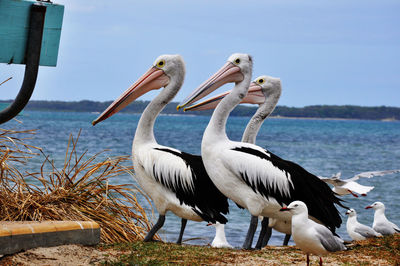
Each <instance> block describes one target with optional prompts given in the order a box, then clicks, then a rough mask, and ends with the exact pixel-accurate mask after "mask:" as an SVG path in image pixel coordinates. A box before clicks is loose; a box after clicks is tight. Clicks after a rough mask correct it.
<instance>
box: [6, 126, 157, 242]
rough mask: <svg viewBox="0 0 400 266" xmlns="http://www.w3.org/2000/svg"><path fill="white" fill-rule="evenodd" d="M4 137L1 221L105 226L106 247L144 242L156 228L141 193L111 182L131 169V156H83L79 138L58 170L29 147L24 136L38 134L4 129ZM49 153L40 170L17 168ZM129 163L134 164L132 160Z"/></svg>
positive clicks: (66, 154) (103, 230)
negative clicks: (80, 150)
mask: <svg viewBox="0 0 400 266" xmlns="http://www.w3.org/2000/svg"><path fill="white" fill-rule="evenodd" d="M1 132H2V134H0V162H1V165H0V166H1V167H0V169H1V170H0V206H1V207H0V220H3V221H44V220H57V221H61V220H84V221H95V222H97V223H99V224H100V227H101V228H102V234H101V240H102V242H103V243H116V242H131V241H134V240H142V239H143V238H144V236H145V234H146V232H147V231H148V230H149V229H150V227H151V224H150V222H149V220H148V218H147V215H146V212H145V210H144V209H143V208H142V207H141V205H140V204H139V202H138V201H137V198H136V193H141V191H140V190H139V189H135V190H134V189H132V188H130V187H129V186H128V185H112V184H109V179H110V178H113V177H116V176H118V175H121V174H123V173H126V171H130V170H132V167H126V166H124V165H123V164H124V163H125V162H127V161H130V157H129V156H122V157H115V158H107V159H104V160H100V159H99V158H98V157H99V154H100V153H99V154H96V155H94V156H92V157H89V158H87V157H88V156H87V155H86V152H84V153H82V154H81V155H78V154H77V152H76V147H77V143H78V139H79V135H78V137H77V138H76V140H74V138H73V137H72V136H70V138H69V141H68V145H67V149H66V153H65V159H64V164H63V166H62V167H61V168H57V167H56V166H55V163H54V161H52V160H50V159H49V158H48V156H46V155H45V154H44V153H43V152H42V151H41V150H40V149H39V148H36V147H32V146H29V145H27V144H25V143H24V142H23V140H22V139H18V138H16V137H14V135H19V134H33V133H34V132H33V131H19V132H17V131H10V130H2V131H1ZM32 150H36V151H40V152H41V153H42V154H43V155H44V161H43V164H42V167H41V168H40V169H38V171H37V172H25V173H24V174H22V173H21V172H20V171H18V169H17V166H15V165H18V164H21V163H25V162H26V161H27V160H28V159H29V158H30V157H32V156H38V154H37V153H34V152H32ZM129 165H131V163H130V162H129Z"/></svg>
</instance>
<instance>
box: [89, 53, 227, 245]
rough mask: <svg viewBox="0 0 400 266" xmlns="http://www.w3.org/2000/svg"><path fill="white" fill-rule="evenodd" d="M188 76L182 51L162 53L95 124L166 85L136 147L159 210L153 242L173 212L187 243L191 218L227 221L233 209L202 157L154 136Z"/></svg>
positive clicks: (139, 169) (143, 181)
mask: <svg viewBox="0 0 400 266" xmlns="http://www.w3.org/2000/svg"><path fill="white" fill-rule="evenodd" d="M184 76H185V64H184V62H183V59H182V57H181V56H180V55H162V56H159V57H158V58H157V59H156V61H155V62H154V64H153V66H152V67H151V68H150V69H149V70H148V71H147V72H146V73H145V74H143V75H142V76H141V77H140V78H139V79H138V80H137V81H136V82H135V83H134V84H133V85H132V86H131V87H130V88H129V89H127V90H126V91H125V92H124V93H123V94H122V95H121V96H120V97H119V98H118V99H117V100H115V101H114V102H113V103H112V104H111V105H110V106H109V107H108V108H107V109H106V110H105V111H104V112H103V113H102V114H101V115H100V116H99V117H98V118H97V119H96V120H94V121H93V122H92V124H93V125H95V124H97V123H99V122H100V121H103V120H105V119H107V118H108V117H110V116H112V115H113V114H115V113H117V112H118V111H120V110H122V109H123V108H124V107H125V106H127V105H128V104H129V103H130V102H132V101H134V100H135V99H137V98H138V97H140V96H141V95H143V94H145V93H146V92H148V91H150V90H155V89H160V88H161V87H164V89H163V90H162V91H161V92H160V93H159V94H158V95H157V96H156V97H155V98H154V99H153V100H152V101H151V102H150V103H149V105H148V106H147V107H146V109H145V110H144V111H143V114H142V116H141V117H140V120H139V123H138V125H137V128H136V133H135V137H134V139H133V145H132V156H133V166H134V169H135V173H136V179H137V182H138V183H139V185H140V186H141V187H142V189H143V190H144V191H145V192H146V193H147V194H148V195H149V196H150V198H151V199H152V201H153V202H154V205H155V207H156V209H157V211H158V213H159V218H158V220H157V222H156V224H155V225H154V226H153V227H152V228H151V230H150V231H149V233H148V234H147V236H146V237H145V239H144V241H146V242H147V241H151V240H153V237H154V235H155V234H156V233H157V231H158V230H159V229H160V228H161V227H162V226H163V225H164V222H165V214H166V212H167V211H171V212H173V213H174V214H175V215H177V216H179V217H181V218H182V224H181V231H180V234H179V238H178V241H177V243H178V244H180V243H181V242H182V236H183V232H184V230H185V227H186V222H187V220H193V221H203V220H204V221H207V222H211V223H216V222H220V223H222V224H225V223H226V222H227V219H226V218H225V217H224V216H223V215H222V214H227V213H228V207H229V206H228V200H227V198H226V197H225V196H224V195H223V194H222V193H221V192H219V191H218V189H217V188H216V187H215V185H214V184H213V183H212V181H211V180H210V178H209V177H208V175H207V172H206V170H205V168H204V165H203V162H202V160H201V157H200V156H197V155H192V154H189V153H186V152H182V151H179V150H177V149H174V148H170V147H166V146H162V145H160V144H158V143H157V141H156V139H155V137H154V132H153V131H154V123H155V120H156V118H157V116H158V114H159V113H160V112H161V111H162V109H163V108H164V107H165V106H166V105H167V104H168V103H169V102H170V101H171V100H172V99H173V98H174V97H175V95H176V94H177V92H178V91H179V89H180V88H181V86H182V84H183V79H184ZM209 197H211V198H213V199H214V200H213V201H210V200H209Z"/></svg>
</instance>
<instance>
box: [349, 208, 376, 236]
mask: <svg viewBox="0 0 400 266" xmlns="http://www.w3.org/2000/svg"><path fill="white" fill-rule="evenodd" d="M346 215H348V216H349V218H347V223H346V229H347V233H348V234H349V236H350V237H351V238H352V239H353V240H355V241H358V240H365V239H367V238H372V237H380V236H382V235H381V234H380V233H378V232H376V231H375V230H374V229H372V228H371V227H369V226H366V225H364V224H360V223H359V222H358V221H357V212H356V211H355V210H354V209H350V210H347V211H346Z"/></svg>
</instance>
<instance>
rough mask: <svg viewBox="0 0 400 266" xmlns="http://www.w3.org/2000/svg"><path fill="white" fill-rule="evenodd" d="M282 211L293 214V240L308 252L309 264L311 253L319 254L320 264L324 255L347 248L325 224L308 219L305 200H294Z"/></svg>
mask: <svg viewBox="0 0 400 266" xmlns="http://www.w3.org/2000/svg"><path fill="white" fill-rule="evenodd" d="M281 211H285V212H286V211H288V212H290V213H291V214H292V235H293V240H294V242H295V243H296V246H298V247H299V248H300V249H301V250H303V251H304V252H305V253H306V254H307V265H310V258H309V255H310V254H315V255H318V256H319V265H322V258H321V256H322V255H325V254H328V253H329V252H335V251H342V250H346V247H345V246H344V244H343V242H344V241H343V240H342V239H341V238H339V237H337V236H335V235H334V234H333V233H332V232H331V231H329V229H328V228H326V227H325V226H323V225H321V224H319V223H316V222H314V221H313V220H310V219H308V209H307V205H306V204H304V202H302V201H293V202H292V203H290V204H289V206H287V207H283V208H282V209H281Z"/></svg>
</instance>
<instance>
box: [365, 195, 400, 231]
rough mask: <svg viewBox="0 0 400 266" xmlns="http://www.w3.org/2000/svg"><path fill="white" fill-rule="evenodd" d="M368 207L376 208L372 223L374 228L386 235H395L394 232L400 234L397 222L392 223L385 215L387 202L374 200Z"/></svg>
mask: <svg viewBox="0 0 400 266" xmlns="http://www.w3.org/2000/svg"><path fill="white" fill-rule="evenodd" d="M365 208H366V209H374V210H375V213H374V223H373V224H372V228H373V229H374V230H375V231H376V232H378V233H380V234H382V235H384V236H387V235H393V234H399V233H400V227H398V226H397V225H396V224H394V223H392V222H391V221H389V220H388V219H387V218H386V215H385V209H386V208H385V204H383V203H382V202H380V201H377V202H374V203H372V204H371V205H369V206H367V207H365Z"/></svg>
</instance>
